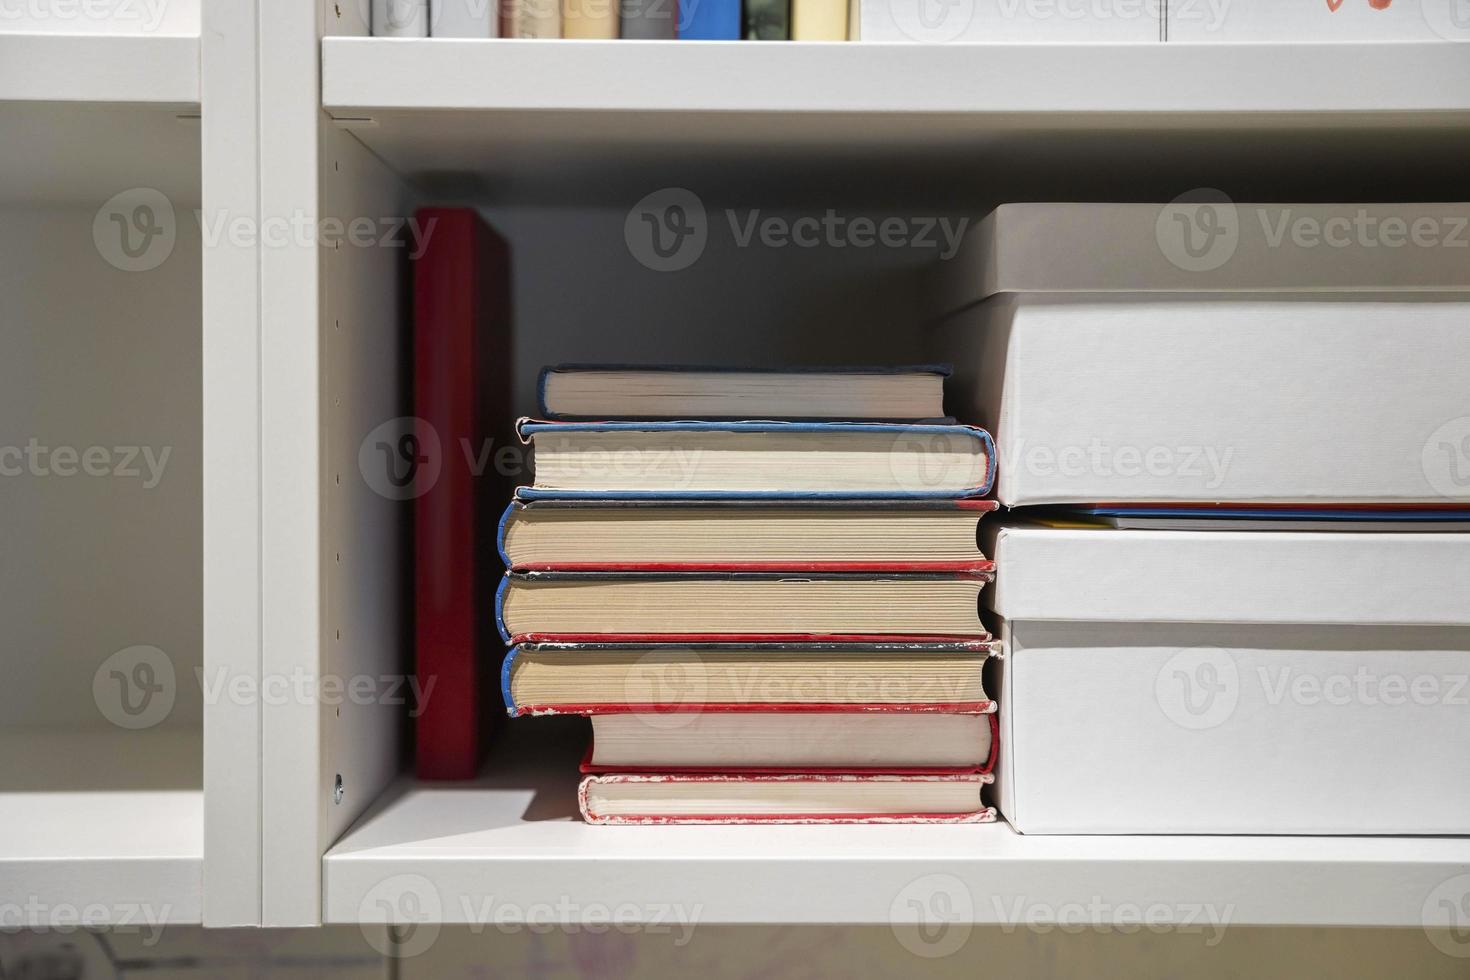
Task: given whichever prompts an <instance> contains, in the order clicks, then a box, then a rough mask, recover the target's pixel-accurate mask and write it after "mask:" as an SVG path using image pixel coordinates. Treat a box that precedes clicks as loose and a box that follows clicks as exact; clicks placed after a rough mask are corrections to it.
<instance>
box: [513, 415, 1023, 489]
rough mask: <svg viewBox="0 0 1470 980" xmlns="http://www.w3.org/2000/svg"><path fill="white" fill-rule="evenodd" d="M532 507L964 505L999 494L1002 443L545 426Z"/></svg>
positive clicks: (977, 434) (540, 429)
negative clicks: (997, 449)
mask: <svg viewBox="0 0 1470 980" xmlns="http://www.w3.org/2000/svg"><path fill="white" fill-rule="evenodd" d="M518 431H519V432H520V435H521V439H522V440H523V441H525V442H528V443H530V444H531V446H532V447H533V449H534V451H535V454H536V455H535V458H536V479H535V484H534V485H533V486H530V487H522V488H520V489H519V490H517V491H516V493H517V495H518V496H519V497H521V498H522V499H538V498H567V499H573V498H601V499H611V500H616V499H625V500H637V499H665V500H718V499H729V500H749V499H770V500H797V499H853V500H874V499H923V498H935V499H953V498H959V497H980V496H984V495H985V494H986V493H987V492H989V489H990V485H991V482H992V480H993V477H994V473H995V460H994V455H993V453H992V448H993V444H992V442H991V439H990V435H989V433H987V432H985V431H984V430H983V429H977V428H974V427H973V426H964V425H893V424H882V423H846V422H534V421H531V420H529V419H522V420H521V423H520V425H519V427H518Z"/></svg>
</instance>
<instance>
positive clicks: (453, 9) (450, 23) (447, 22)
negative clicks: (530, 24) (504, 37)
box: [429, 0, 500, 38]
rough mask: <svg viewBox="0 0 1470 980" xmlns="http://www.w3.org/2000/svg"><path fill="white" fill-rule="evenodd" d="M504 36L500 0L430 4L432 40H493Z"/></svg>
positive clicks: (434, 0) (452, 0)
mask: <svg viewBox="0 0 1470 980" xmlns="http://www.w3.org/2000/svg"><path fill="white" fill-rule="evenodd" d="M499 34H500V11H499V9H498V7H497V4H496V0H430V2H429V36H430V37H458V38H489V37H496V36H498V35H499Z"/></svg>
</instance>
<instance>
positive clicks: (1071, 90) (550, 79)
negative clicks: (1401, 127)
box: [322, 38, 1470, 124]
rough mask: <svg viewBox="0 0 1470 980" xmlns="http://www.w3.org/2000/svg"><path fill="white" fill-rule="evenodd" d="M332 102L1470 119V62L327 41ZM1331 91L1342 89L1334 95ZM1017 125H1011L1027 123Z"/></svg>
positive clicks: (814, 46) (1360, 54) (1400, 46)
mask: <svg viewBox="0 0 1470 980" xmlns="http://www.w3.org/2000/svg"><path fill="white" fill-rule="evenodd" d="M322 68H323V74H322V101H323V104H324V105H325V106H326V107H327V108H328V109H329V110H330V111H332V112H333V114H335V115H351V114H352V112H353V111H355V110H359V109H369V110H372V109H467V110H480V111H484V110H491V111H493V110H543V111H551V110H597V111H649V112H670V111H672V112H680V111H684V112H757V113H808V112H818V113H821V112H842V113H915V112H917V113H925V114H929V115H932V114H938V113H964V114H975V113H979V114H987V115H988V114H1006V115H1017V114H1019V115H1021V116H1030V117H1055V116H1059V115H1061V116H1066V115H1071V114H1080V115H1094V114H1102V115H1108V116H1118V115H1127V114H1134V113H1147V114H1158V113H1163V114H1172V115H1174V116H1175V118H1174V119H1173V120H1172V121H1174V122H1177V123H1179V124H1188V123H1189V122H1191V121H1192V122H1193V123H1194V124H1197V123H1198V120H1191V117H1193V116H1194V115H1195V114H1197V113H1212V114H1214V113H1272V114H1273V115H1274V114H1282V113H1354V114H1357V113H1411V112H1412V113H1421V112H1431V113H1446V114H1458V115H1460V116H1461V117H1462V118H1463V116H1464V114H1465V113H1466V112H1467V111H1470V48H1466V47H1457V46H1456V45H1454V44H1451V43H1434V42H1422V43H1421V42H1397V43H1364V44H1248V45H1215V44H1205V45H1190V44H1158V45H1104V44H1097V45H1092V44H1089V45H1057V44H1028V45H960V44H955V45H920V44H863V43H842V44H822V43H794V44H749V43H745V42H702V43H699V44H678V43H668V42H660V41H536V42H526V41H517V40H489V41H470V40H466V41H455V40H444V39H438V40H428V39H424V40H415V39H388V38H327V39H325V40H324V41H323V42H322ZM1324 79H1332V80H1333V84H1330V85H1326V84H1322V81H1323V80H1324ZM1020 121H1021V120H1014V119H1013V120H1012V122H1020Z"/></svg>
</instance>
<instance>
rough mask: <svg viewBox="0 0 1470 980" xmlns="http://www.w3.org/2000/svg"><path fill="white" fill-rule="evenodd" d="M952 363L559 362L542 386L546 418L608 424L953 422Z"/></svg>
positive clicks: (545, 374)
mask: <svg viewBox="0 0 1470 980" xmlns="http://www.w3.org/2000/svg"><path fill="white" fill-rule="evenodd" d="M950 373H951V370H950V367H949V365H947V364H919V365H912V366H904V367H811V368H776V369H772V368H717V367H699V366H687V365H666V364H660V365H653V366H645V365H638V364H555V365H552V366H551V367H548V368H545V369H543V370H542V372H541V376H540V378H539V380H538V382H537V388H536V393H537V399H538V401H539V402H540V407H541V413H542V415H544V416H545V417H546V418H548V419H554V420H556V421H559V422H574V421H575V422H596V421H598V420H601V419H637V420H659V419H662V420H670V421H677V420H682V419H705V420H739V419H756V418H759V419H783V420H787V421H794V420H801V421H813V422H816V421H831V422H922V421H927V422H932V423H936V424H942V423H951V424H952V423H953V422H954V419H952V418H949V417H948V416H946V415H945V412H944V382H945V379H946V378H948V377H949V375H950Z"/></svg>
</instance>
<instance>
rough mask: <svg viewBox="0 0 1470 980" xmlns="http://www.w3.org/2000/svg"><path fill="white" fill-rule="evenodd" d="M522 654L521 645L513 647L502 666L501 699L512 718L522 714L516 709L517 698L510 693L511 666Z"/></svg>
mask: <svg viewBox="0 0 1470 980" xmlns="http://www.w3.org/2000/svg"><path fill="white" fill-rule="evenodd" d="M520 652H521V647H520V645H519V644H517V645H516V646H513V647H511V648H510V651H509V652H507V653H506V655H505V661H504V663H502V664H501V665H500V698H501V700H502V701H504V702H505V711H506V713H507V714H508V715H510V716H511V717H512V718H514V717H515V716H516V715H518V714H520V710H519V709H517V708H516V702H515V698H514V697H513V696H512V695H511V693H510V670H511V665H512V664H514V663H515V659H516V656H517V655H518V654H519V653H520Z"/></svg>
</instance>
